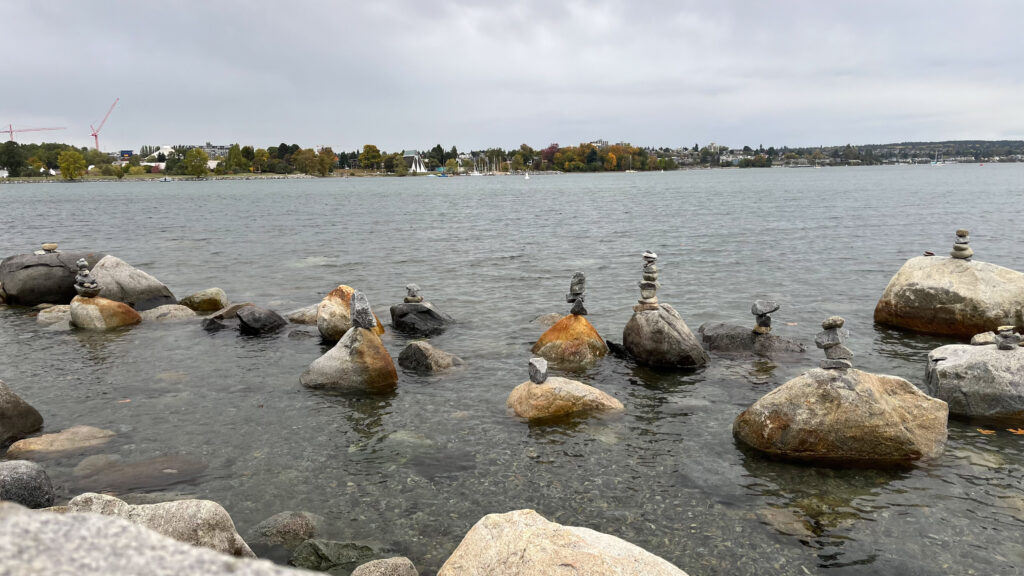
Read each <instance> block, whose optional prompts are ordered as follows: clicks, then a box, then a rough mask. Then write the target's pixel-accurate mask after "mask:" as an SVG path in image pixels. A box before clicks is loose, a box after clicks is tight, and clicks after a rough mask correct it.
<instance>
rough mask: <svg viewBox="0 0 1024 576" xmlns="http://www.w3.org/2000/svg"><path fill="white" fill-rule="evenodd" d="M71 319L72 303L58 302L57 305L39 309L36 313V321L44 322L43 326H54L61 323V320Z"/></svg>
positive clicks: (68, 320)
mask: <svg viewBox="0 0 1024 576" xmlns="http://www.w3.org/2000/svg"><path fill="white" fill-rule="evenodd" d="M70 321H71V305H70V304H58V305H56V306H50V307H49V308H45V309H43V310H40V311H39V314H36V323H37V324H42V325H43V326H53V325H54V324H60V323H61V322H70Z"/></svg>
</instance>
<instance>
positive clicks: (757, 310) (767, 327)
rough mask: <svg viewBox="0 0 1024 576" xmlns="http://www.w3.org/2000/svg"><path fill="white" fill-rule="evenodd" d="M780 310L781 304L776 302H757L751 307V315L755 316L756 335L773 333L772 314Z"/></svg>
mask: <svg viewBox="0 0 1024 576" xmlns="http://www.w3.org/2000/svg"><path fill="white" fill-rule="evenodd" d="M778 309H779V303H778V302H775V301H774V300H755V301H754V304H753V306H751V307H750V313H751V314H753V315H754V318H755V322H756V323H755V324H754V334H767V333H769V332H771V331H772V317H771V316H770V314H771V313H772V312H775V311H776V310H778Z"/></svg>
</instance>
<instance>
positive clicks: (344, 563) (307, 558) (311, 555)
mask: <svg viewBox="0 0 1024 576" xmlns="http://www.w3.org/2000/svg"><path fill="white" fill-rule="evenodd" d="M380 556H381V553H379V552H377V551H376V550H374V549H373V548H371V547H369V546H364V545H362V544H356V543H353V542H333V541H330V540H318V539H313V540H306V541H305V542H303V543H302V544H300V545H299V546H298V547H297V548H296V549H295V552H294V553H293V554H292V558H291V560H290V561H289V562H290V563H291V565H292V566H297V567H299V568H306V569H309V570H317V571H321V572H326V571H330V572H331V573H332V574H338V573H347V572H349V571H351V570H353V569H355V568H356V567H358V566H359V565H360V564H365V563H366V562H368V561H370V560H374V559H376V558H378V557H380Z"/></svg>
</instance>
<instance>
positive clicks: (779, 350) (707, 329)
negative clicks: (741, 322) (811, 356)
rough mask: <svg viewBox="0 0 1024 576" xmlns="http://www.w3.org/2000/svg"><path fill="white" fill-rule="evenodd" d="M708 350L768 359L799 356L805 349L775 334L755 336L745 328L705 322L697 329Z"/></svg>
mask: <svg viewBox="0 0 1024 576" xmlns="http://www.w3.org/2000/svg"><path fill="white" fill-rule="evenodd" d="M697 333H698V334H700V337H701V340H703V342H704V345H705V346H707V348H708V350H710V351H712V352H719V353H723V354H753V355H756V356H765V357H768V358H771V357H778V356H784V355H787V354H790V355H792V354H799V353H801V352H806V351H807V349H806V348H805V347H804V346H803V344H800V343H798V342H794V341H792V340H787V339H786V338H783V337H781V336H777V335H775V334H770V333H769V334H755V333H754V332H752V331H751V330H750V328H747V327H745V326H738V325H736V324H725V323H721V322H707V323H704V324H701V325H700V327H699V328H697Z"/></svg>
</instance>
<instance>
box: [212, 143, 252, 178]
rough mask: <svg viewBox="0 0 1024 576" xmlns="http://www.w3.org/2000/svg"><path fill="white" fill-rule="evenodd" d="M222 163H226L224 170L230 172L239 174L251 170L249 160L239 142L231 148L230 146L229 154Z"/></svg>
mask: <svg viewBox="0 0 1024 576" xmlns="http://www.w3.org/2000/svg"><path fill="white" fill-rule="evenodd" d="M221 164H223V165H224V171H225V172H227V173H228V174H238V173H239V172H246V171H248V170H249V162H248V161H247V160H246V159H245V156H243V155H242V148H241V146H239V145H238V144H232V145H231V148H228V156H227V158H226V159H225V160H224V161H223V162H221ZM219 166H220V165H218V167H219Z"/></svg>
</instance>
